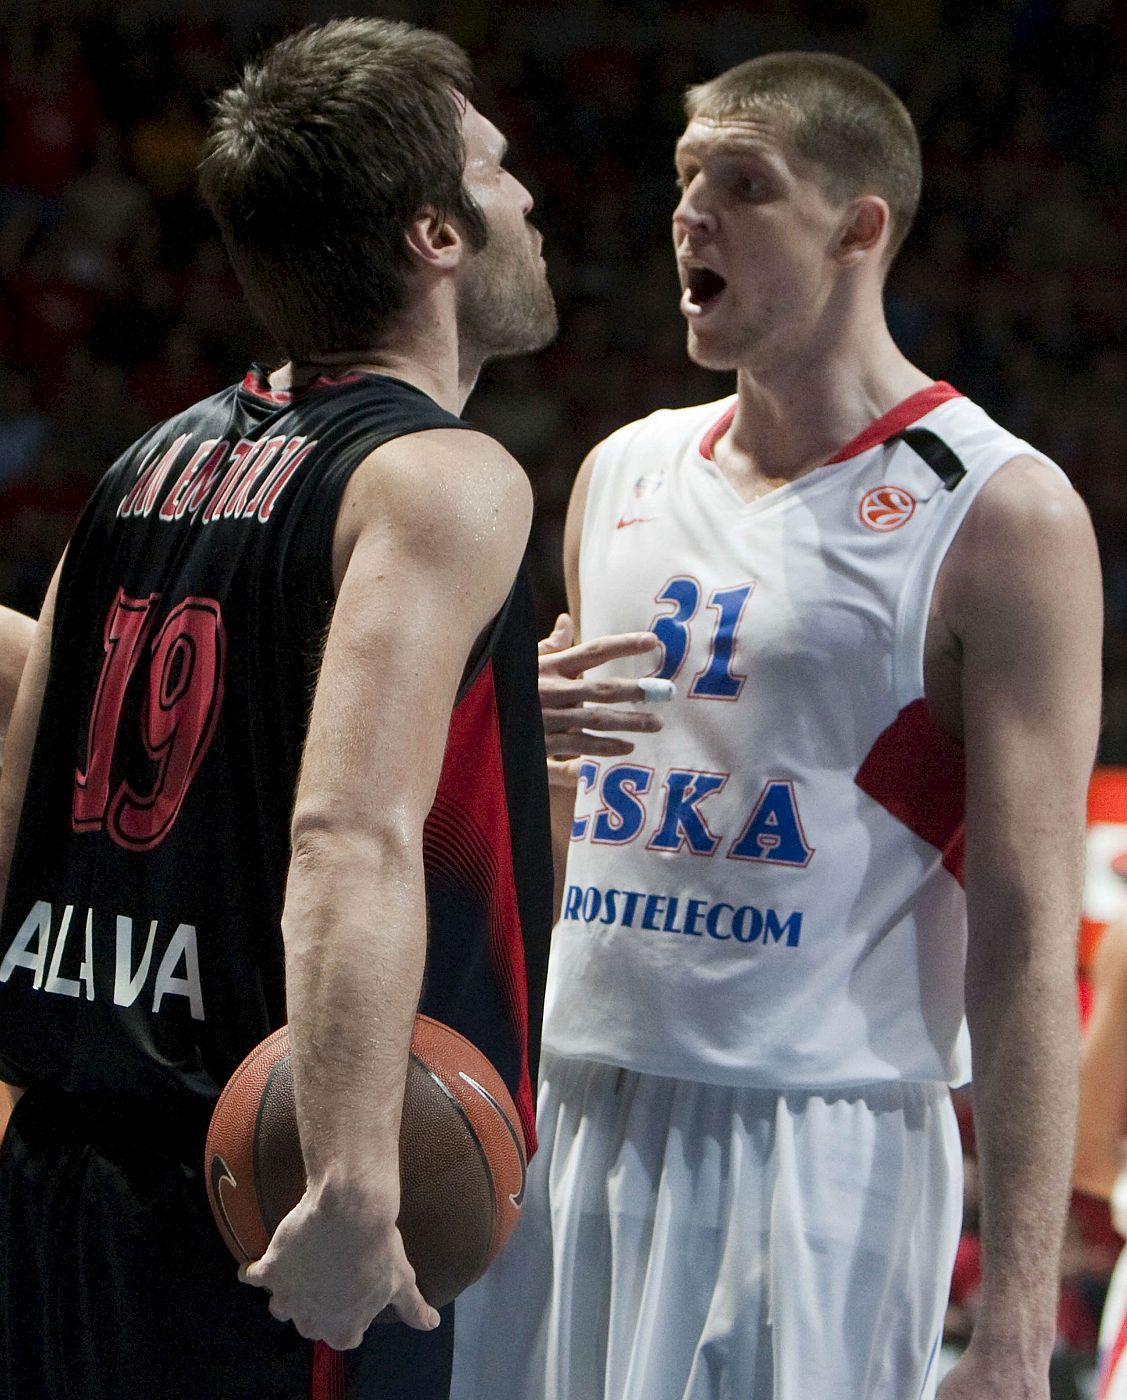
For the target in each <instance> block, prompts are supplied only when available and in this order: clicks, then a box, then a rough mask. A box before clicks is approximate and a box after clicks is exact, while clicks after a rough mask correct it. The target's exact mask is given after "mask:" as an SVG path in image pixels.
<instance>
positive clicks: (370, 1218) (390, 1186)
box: [306, 1156, 400, 1229]
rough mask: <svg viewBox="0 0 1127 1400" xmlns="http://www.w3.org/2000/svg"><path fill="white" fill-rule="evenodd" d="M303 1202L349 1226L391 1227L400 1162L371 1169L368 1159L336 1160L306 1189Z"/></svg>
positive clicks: (395, 1212)
mask: <svg viewBox="0 0 1127 1400" xmlns="http://www.w3.org/2000/svg"><path fill="white" fill-rule="evenodd" d="M306 1199H307V1201H308V1204H309V1206H310V1209H312V1210H313V1211H314V1212H315V1213H316V1214H317V1215H319V1216H322V1217H323V1218H325V1219H326V1220H331V1221H334V1222H336V1223H339V1224H341V1225H344V1226H348V1227H350V1228H351V1227H355V1226H358V1225H360V1224H363V1225H364V1226H365V1227H366V1228H368V1229H379V1228H381V1227H382V1228H389V1229H390V1228H393V1227H394V1226H395V1222H396V1220H397V1219H398V1218H399V1205H400V1191H399V1160H398V1156H397V1157H396V1159H395V1161H394V1163H393V1165H392V1167H390V1168H385V1169H384V1170H373V1167H372V1163H371V1160H370V1159H368V1160H366V1161H364V1162H363V1163H349V1162H347V1161H345V1160H341V1159H337V1160H335V1161H333V1162H332V1163H330V1164H329V1165H327V1166H326V1167H325V1168H323V1169H322V1170H321V1171H320V1172H318V1173H316V1174H315V1175H313V1174H311V1175H310V1177H309V1180H308V1183H307V1186H306Z"/></svg>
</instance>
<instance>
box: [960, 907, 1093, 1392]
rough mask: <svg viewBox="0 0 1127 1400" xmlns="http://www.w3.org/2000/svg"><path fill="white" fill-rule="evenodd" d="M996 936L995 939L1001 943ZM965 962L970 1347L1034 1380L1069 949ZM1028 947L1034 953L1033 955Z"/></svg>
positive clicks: (1067, 1075)
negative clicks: (972, 1238) (979, 1277)
mask: <svg viewBox="0 0 1127 1400" xmlns="http://www.w3.org/2000/svg"><path fill="white" fill-rule="evenodd" d="M997 932H998V931H997V930H994V931H993V933H995V934H996V933H997ZM990 941H991V956H989V957H983V956H981V955H980V956H978V957H977V958H976V957H973V956H972V957H971V959H970V960H969V961H968V998H967V999H968V1008H967V1011H968V1019H969V1023H970V1030H971V1038H972V1044H973V1054H974V1100H975V1125H976V1141H977V1147H978V1158H979V1173H980V1181H981V1188H982V1238H983V1256H984V1267H983V1290H982V1303H981V1309H980V1312H979V1318H978V1323H977V1326H976V1329H975V1336H976V1340H977V1341H979V1342H980V1343H982V1344H985V1345H989V1347H990V1348H991V1350H992V1351H996V1352H997V1353H999V1354H1004V1355H1007V1356H1010V1357H1012V1358H1013V1359H1014V1360H1015V1361H1016V1362H1017V1363H1019V1364H1022V1365H1024V1366H1027V1367H1028V1368H1029V1369H1030V1370H1031V1371H1032V1372H1037V1371H1039V1369H1040V1368H1041V1367H1047V1365H1048V1357H1049V1353H1050V1351H1051V1348H1052V1344H1053V1339H1054V1335H1055V1322H1056V1304H1057V1291H1058V1277H1059V1259H1060V1252H1061V1245H1062V1240H1063V1234H1064V1223H1065V1216H1066V1213H1067V1209H1068V1198H1069V1176H1070V1169H1071V1164H1072V1147H1073V1134H1074V1130H1075V1102H1076V1077H1077V1058H1078V1057H1077V1048H1076V1046H1077V1026H1076V1005H1075V1002H1076V998H1075V993H1074V989H1073V981H1072V967H1071V959H1070V957H1068V956H1067V947H1068V946H1069V940H1068V939H1067V938H1066V937H1064V938H1061V939H1059V940H1058V943H1059V944H1060V945H1062V947H1060V948H1052V947H1051V941H1050V940H1049V939H1044V940H1041V943H1042V946H1044V945H1050V951H1048V952H1040V953H1036V952H1032V951H1030V947H1031V944H1030V941H1029V940H1026V939H1017V938H1014V939H1007V938H1006V937H1004V936H999V937H992V938H991V940H990ZM1034 946H1035V945H1034Z"/></svg>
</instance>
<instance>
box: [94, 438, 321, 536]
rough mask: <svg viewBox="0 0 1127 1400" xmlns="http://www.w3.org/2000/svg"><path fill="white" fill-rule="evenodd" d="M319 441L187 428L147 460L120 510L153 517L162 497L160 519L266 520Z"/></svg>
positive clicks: (125, 514)
mask: <svg viewBox="0 0 1127 1400" xmlns="http://www.w3.org/2000/svg"><path fill="white" fill-rule="evenodd" d="M316 446H317V439H316V438H314V440H313V441H312V442H310V441H309V440H308V439H307V438H303V437H286V436H285V435H282V436H280V437H269V438H257V439H251V438H240V439H239V441H238V442H228V441H226V440H225V439H220V438H205V439H204V440H203V441H202V442H196V441H195V440H194V438H193V437H192V435H191V434H190V433H181V434H180V436H179V437H178V438H175V439H174V440H173V442H172V443H171V444H170V445H169V446H168V447H166V448H165V449H164V450H163V451H162V450H161V448H160V446H159V445H158V446H156V447H154V448H153V449H152V451H151V452H150V453H149V454H148V455H147V456H146V457H145V458H144V459H143V460H142V462H141V465H140V467H139V468H138V469H137V478H136V480H135V481H134V483H133V485H132V486H131V487H130V488H129V490H128V491H127V492H126V494H125V495H124V496H123V497H122V499H121V503H120V505H119V506H118V508H117V513H118V515H119V516H120V517H121V518H122V519H126V520H127V519H129V518H131V517H132V518H135V519H148V517H149V516H150V515H152V513H153V511H154V510H156V508H157V501H158V500H160V509H159V511H157V518H158V519H160V520H164V521H169V522H173V521H177V520H183V519H184V517H185V516H188V517H190V518H191V519H192V520H195V519H197V518H198V519H199V520H200V521H201V523H202V524H204V525H211V524H213V523H214V522H216V521H218V520H257V521H258V523H259V524H261V525H264V524H265V523H266V522H267V520H269V519H270V514H271V512H272V511H273V509H274V506H275V505H276V504H277V501H278V497H279V496H280V495H281V494H282V492H283V491H284V490H285V489H286V487H287V485H288V484H289V482H290V481H291V479H292V478H293V475H294V473H295V472H296V471H297V470H298V468H299V467H300V466H301V465H302V463H303V462H305V461H306V460H307V458H308V457H309V454H310V453H311V452H312V451H313V449H314V448H315V447H316ZM174 473H175V474H174ZM169 482H171V484H169ZM166 486H167V487H168V489H167V490H165V487H166ZM162 492H163V495H162Z"/></svg>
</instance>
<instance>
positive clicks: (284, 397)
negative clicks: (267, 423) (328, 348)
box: [242, 365, 364, 405]
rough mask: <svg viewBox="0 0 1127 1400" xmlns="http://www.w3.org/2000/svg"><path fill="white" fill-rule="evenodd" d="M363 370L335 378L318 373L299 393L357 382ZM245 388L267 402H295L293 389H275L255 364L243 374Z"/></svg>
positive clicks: (302, 386)
mask: <svg viewBox="0 0 1127 1400" xmlns="http://www.w3.org/2000/svg"><path fill="white" fill-rule="evenodd" d="M363 378H364V374H363V371H361V370H349V371H347V372H346V373H345V374H341V375H338V376H336V378H334V377H333V376H332V375H330V374H318V375H317V376H316V377H315V378H314V379H310V380H309V381H308V382H307V383H305V384H303V385H301V386H300V388H299V390H298V392H299V394H308V393H313V392H315V391H316V390H318V389H332V388H335V387H336V386H337V385H340V384H355V383H356V381H357V380H358V379H363ZM242 387H243V390H244V392H245V393H248V394H253V395H254V397H255V398H256V399H264V400H265V401H266V403H272V404H277V405H281V404H288V403H292V402H293V390H292V389H274V388H272V387H271V384H270V380H269V379H268V378H267V377H266V375H265V374H264V373H263V372H262V371H261V370H259V369H257V368H256V367H255V366H253V365H252V366H251V368H250V369H248V370H247V372H246V374H245V375H244V376H243V385H242Z"/></svg>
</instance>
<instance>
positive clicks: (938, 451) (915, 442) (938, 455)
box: [893, 428, 967, 491]
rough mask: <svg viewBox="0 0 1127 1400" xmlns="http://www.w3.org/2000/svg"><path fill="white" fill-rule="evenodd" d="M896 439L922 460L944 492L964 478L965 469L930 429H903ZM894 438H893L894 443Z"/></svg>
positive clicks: (950, 489) (952, 488)
mask: <svg viewBox="0 0 1127 1400" xmlns="http://www.w3.org/2000/svg"><path fill="white" fill-rule="evenodd" d="M896 438H900V439H902V440H903V441H904V442H906V443H907V444H908V446H909V447H910V448H911V449H912V451H913V452H915V453H917V454H918V455H919V456H920V457H922V458H923V459H924V461H925V462H926V463H927V464H928V466H929V467H930V468H931V469H932V471H933V472H934V473H935V474H936V476H937V477H938V478H939V480H940V481H941V482H942V483H943V487H944V490H946V491H953V490H954V489H955V487H956V486H958V484H959V482H960V481H962V479H963V477H964V476H966V474H967V469H966V467H964V466H963V464H962V462H960V461H959V459H958V457H957V456H956V455H955V453H954V452H952V451H951V449H950V448H949V447H948V446H947V444H946V443H945V442H944V441H943V440H942V439H941V438H937V437H936V436H935V434H934V433H933V432H931V431H930V429H928V428H905V429H904V431H903V432H902V433H897V434H896ZM896 438H893V441H894V442H895V441H896Z"/></svg>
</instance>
